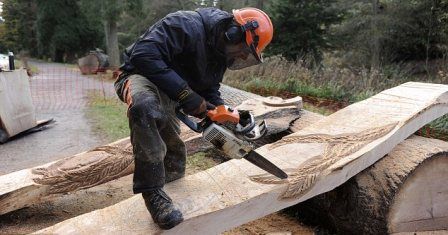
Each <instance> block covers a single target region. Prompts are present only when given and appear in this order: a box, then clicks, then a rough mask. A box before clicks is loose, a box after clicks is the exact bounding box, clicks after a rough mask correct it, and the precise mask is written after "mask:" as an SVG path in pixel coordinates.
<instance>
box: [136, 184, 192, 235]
mask: <svg viewBox="0 0 448 235" xmlns="http://www.w3.org/2000/svg"><path fill="white" fill-rule="evenodd" d="M142 196H143V199H144V200H145V205H146V208H148V211H149V213H151V217H152V219H153V220H154V222H155V223H156V224H157V225H159V227H160V228H161V229H171V228H173V227H174V226H176V225H178V224H180V223H181V222H182V221H183V220H184V218H183V217H182V212H180V211H179V210H178V209H177V208H174V205H173V201H172V200H171V198H170V197H168V195H167V194H166V193H165V192H164V191H163V190H162V189H155V190H151V191H149V192H144V193H142Z"/></svg>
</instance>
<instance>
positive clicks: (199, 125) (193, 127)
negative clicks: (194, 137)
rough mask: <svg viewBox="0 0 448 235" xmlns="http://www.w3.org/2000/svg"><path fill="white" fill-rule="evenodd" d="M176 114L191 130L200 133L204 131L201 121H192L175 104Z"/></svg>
mask: <svg viewBox="0 0 448 235" xmlns="http://www.w3.org/2000/svg"><path fill="white" fill-rule="evenodd" d="M175 111H176V116H177V118H179V120H181V121H182V122H183V123H185V125H187V126H188V127H189V128H190V129H191V130H193V131H194V132H197V133H202V131H204V128H203V125H202V121H201V122H194V121H192V120H191V119H190V118H188V115H186V114H185V113H184V112H182V109H181V107H180V106H177V107H176V109H175Z"/></svg>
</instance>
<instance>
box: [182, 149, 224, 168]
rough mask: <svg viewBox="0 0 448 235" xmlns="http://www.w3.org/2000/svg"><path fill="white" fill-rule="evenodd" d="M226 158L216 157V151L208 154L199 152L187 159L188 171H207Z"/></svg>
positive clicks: (209, 151) (207, 152)
mask: <svg viewBox="0 0 448 235" xmlns="http://www.w3.org/2000/svg"><path fill="white" fill-rule="evenodd" d="M224 161H225V160H224V158H218V157H216V150H213V149H212V150H208V151H206V152H197V153H195V154H193V155H190V156H188V157H187V171H189V173H195V172H199V171H203V170H207V169H209V168H211V167H214V166H216V165H218V164H220V163H222V162H224Z"/></svg>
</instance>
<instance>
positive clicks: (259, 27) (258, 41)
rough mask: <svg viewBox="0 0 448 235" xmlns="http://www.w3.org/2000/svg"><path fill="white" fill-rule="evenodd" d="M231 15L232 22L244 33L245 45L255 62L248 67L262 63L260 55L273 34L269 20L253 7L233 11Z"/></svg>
mask: <svg viewBox="0 0 448 235" xmlns="http://www.w3.org/2000/svg"><path fill="white" fill-rule="evenodd" d="M232 13H233V18H234V20H235V21H236V22H237V23H238V24H240V25H241V27H242V28H243V30H244V31H245V34H246V35H245V39H246V44H247V46H248V47H249V48H250V51H251V53H252V54H253V56H254V59H256V61H257V62H254V63H253V64H250V65H254V64H259V63H261V62H263V57H262V54H261V53H262V51H263V50H264V48H266V46H267V45H268V44H269V43H270V42H271V40H272V36H273V34H274V27H273V26H272V22H271V19H270V18H269V16H268V15H267V14H266V13H264V12H263V11H262V10H260V9H257V8H253V7H247V8H242V9H237V10H233V12H232ZM249 59H250V58H249ZM250 65H248V66H250ZM248 66H245V67H248Z"/></svg>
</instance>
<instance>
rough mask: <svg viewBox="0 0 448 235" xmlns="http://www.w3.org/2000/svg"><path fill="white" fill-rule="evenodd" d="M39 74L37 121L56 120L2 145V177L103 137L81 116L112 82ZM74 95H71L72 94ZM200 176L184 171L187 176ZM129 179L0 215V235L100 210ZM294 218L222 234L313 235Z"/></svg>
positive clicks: (276, 217)
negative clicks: (92, 98)
mask: <svg viewBox="0 0 448 235" xmlns="http://www.w3.org/2000/svg"><path fill="white" fill-rule="evenodd" d="M34 65H35V66H36V67H38V69H39V71H40V73H39V75H38V76H35V77H33V78H32V80H31V88H32V95H33V100H34V102H35V107H36V112H37V116H38V118H39V119H46V118H54V119H55V120H56V123H54V124H52V125H50V126H49V127H48V128H47V129H46V130H44V131H41V132H36V133H33V134H30V135H26V136H21V137H20V138H16V139H13V140H12V141H10V142H8V143H6V144H4V145H0V175H3V174H7V173H10V172H14V171H17V170H21V169H25V168H30V167H35V166H38V165H41V164H45V163H48V162H51V161H55V160H58V159H61V158H63V157H65V156H70V155H73V154H76V153H79V152H83V151H86V150H88V149H90V148H92V147H94V146H98V145H102V144H105V143H104V138H102V137H101V136H100V135H98V133H95V132H94V131H92V130H91V123H89V120H88V119H87V118H86V116H85V108H86V106H87V102H86V99H87V94H88V92H92V90H93V91H95V90H98V91H99V92H101V93H103V94H106V95H110V94H112V93H113V88H112V84H111V83H107V84H103V83H99V82H98V81H92V80H93V79H92V78H89V77H86V76H82V75H80V74H79V72H77V71H76V69H73V68H69V67H65V66H64V65H58V64H50V63H35V64H34ZM73 90H75V91H73ZM196 171H198V169H196V168H194V167H189V168H187V174H192V173H194V172H196ZM131 187H132V176H127V177H123V178H121V179H118V180H115V181H112V182H109V183H106V184H103V185H100V186H96V187H94V188H90V189H86V190H81V191H77V192H73V193H67V194H65V195H63V196H60V195H59V196H54V197H53V198H48V199H46V200H45V201H43V202H41V203H39V204H36V205H33V206H31V207H28V208H23V209H20V210H18V211H14V212H10V213H8V214H6V215H1V216H0V234H24V233H30V232H34V231H37V230H40V229H43V228H45V227H48V226H51V225H54V224H56V223H58V222H61V221H63V220H66V219H69V218H72V217H75V216H77V215H80V214H84V213H88V212H90V211H93V210H96V209H101V208H104V207H107V206H110V205H113V204H115V203H117V202H120V201H122V200H124V199H126V198H129V197H131V196H133V193H132V188H131ZM313 233H314V232H313V229H312V228H309V227H306V226H303V225H301V224H300V222H299V221H297V220H296V219H294V218H290V217H288V216H287V215H285V214H282V213H275V214H272V215H269V216H266V217H264V218H262V219H259V220H256V221H253V222H250V223H248V224H245V225H242V226H240V227H238V228H235V229H233V230H231V231H228V232H226V233H225V234H313Z"/></svg>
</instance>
